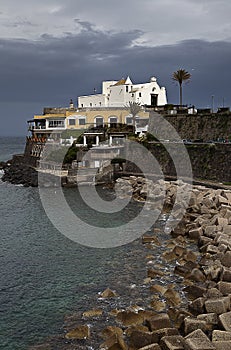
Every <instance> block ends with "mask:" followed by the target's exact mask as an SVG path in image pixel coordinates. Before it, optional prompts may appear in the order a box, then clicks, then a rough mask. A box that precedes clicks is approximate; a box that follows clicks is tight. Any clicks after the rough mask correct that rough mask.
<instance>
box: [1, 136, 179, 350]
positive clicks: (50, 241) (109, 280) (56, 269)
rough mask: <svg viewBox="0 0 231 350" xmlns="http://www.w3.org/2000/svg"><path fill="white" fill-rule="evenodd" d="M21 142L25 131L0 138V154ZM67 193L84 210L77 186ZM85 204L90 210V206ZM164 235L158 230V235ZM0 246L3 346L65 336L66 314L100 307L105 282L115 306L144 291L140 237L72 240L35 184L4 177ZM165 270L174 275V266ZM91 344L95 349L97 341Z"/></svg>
mask: <svg viewBox="0 0 231 350" xmlns="http://www.w3.org/2000/svg"><path fill="white" fill-rule="evenodd" d="M24 146H25V138H24V137H0V161H7V160H9V159H11V157H12V155H13V154H21V153H23V151H24ZM0 177H1V175H0ZM99 191H101V192H102V193H101V195H102V197H105V198H106V200H110V198H113V196H114V192H113V190H112V189H108V188H102V189H99ZM64 192H65V197H66V198H67V201H68V202H69V203H71V205H72V206H73V211H74V212H75V213H78V211H79V209H81V210H82V207H81V208H80V207H79V206H80V205H82V204H81V201H80V198H79V193H78V192H77V191H76V190H75V189H73V188H67V189H64ZM139 206H140V204H137V203H133V204H132V205H130V206H128V209H126V210H125V211H123V214H122V215H121V216H117V219H116V220H118V221H120V220H124V217H126V218H127V220H129V218H130V217H131V218H132V217H134V216H135V215H136V213H137V210H138V211H139V210H140V208H139ZM85 211H86V213H85V214H86V215H88V216H89V217H91V216H92V212H91V210H89V211H88V209H87V208H86V209H85ZM100 220H101V221H102V222H101V225H102V227H103V226H105V225H107V222H106V220H108V219H107V216H105V223H104V222H103V221H104V216H103V215H101V218H100ZM164 221H165V219H164V218H163V217H162V218H161V220H159V222H158V223H156V225H157V226H158V227H159V228H160V229H161V227H162V225H163V224H164ZM104 224H105V225H104ZM118 224H119V222H118ZM150 232H152V233H153V227H152V228H151V229H150ZM87 234H88V232H87V231H86V235H87ZM168 238H169V237H167V236H166V234H165V233H164V232H163V233H162V237H161V239H162V240H163V242H164V241H167V239H168ZM0 247H1V249H0V268H1V273H0V349H4V350H26V349H29V348H30V347H31V346H32V345H36V344H40V343H44V342H46V341H47V339H50V337H55V336H60V335H61V336H62V335H64V331H65V330H64V320H65V319H66V318H67V317H68V315H70V316H71V315H72V314H74V313H76V312H83V311H86V310H89V309H92V308H95V307H99V305H98V304H97V303H99V301H98V295H99V293H100V292H102V291H103V290H105V289H106V288H107V287H109V288H110V289H112V290H116V292H117V293H118V294H119V296H120V297H119V299H118V300H119V301H118V302H119V305H114V306H115V307H128V306H129V305H130V303H131V295H133V297H132V302H133V303H137V304H139V302H141V300H145V298H147V295H148V290H149V287H148V285H145V284H144V282H143V281H144V279H145V277H146V276H147V273H146V269H147V267H146V263H145V257H146V255H147V254H148V252H147V250H146V248H144V246H143V245H142V244H141V239H139V238H138V239H135V240H134V241H132V242H130V243H128V244H125V245H122V246H119V247H115V248H104V249H100V248H91V247H87V246H84V245H81V244H79V243H76V242H74V241H72V240H70V239H68V238H67V237H66V236H65V235H63V234H62V233H60V232H59V231H58V230H57V229H56V228H55V227H54V226H53V224H52V223H51V222H50V220H49V218H48V217H47V215H46V212H45V210H44V208H43V205H42V203H41V200H40V195H39V190H38V188H32V187H23V186H21V185H12V184H10V183H6V182H3V181H2V180H1V178H0ZM163 249H164V245H163V246H161V247H158V248H157V250H156V251H155V250H153V251H152V254H154V256H155V263H156V264H158V262H160V252H161V250H163ZM149 254H150V252H149ZM167 268H168V269H169V268H170V267H169V266H168V267H167ZM168 276H172V278H173V280H172V281H171V282H174V278H175V277H173V273H172V275H171V274H170V275H169V273H168ZM101 307H104V306H103V305H101ZM107 307H108V305H107ZM90 348H91V349H96V347H95V348H94V344H93V345H92V347H90Z"/></svg>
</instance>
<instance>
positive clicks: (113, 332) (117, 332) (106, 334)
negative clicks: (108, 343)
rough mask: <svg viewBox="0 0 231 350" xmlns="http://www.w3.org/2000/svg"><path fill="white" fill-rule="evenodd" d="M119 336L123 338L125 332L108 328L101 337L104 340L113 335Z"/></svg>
mask: <svg viewBox="0 0 231 350" xmlns="http://www.w3.org/2000/svg"><path fill="white" fill-rule="evenodd" d="M115 334H116V335H117V336H119V337H122V336H123V330H122V329H121V328H119V327H116V326H108V327H106V328H104V329H103V330H102V332H101V336H102V338H103V339H107V338H110V337H111V336H112V335H115Z"/></svg>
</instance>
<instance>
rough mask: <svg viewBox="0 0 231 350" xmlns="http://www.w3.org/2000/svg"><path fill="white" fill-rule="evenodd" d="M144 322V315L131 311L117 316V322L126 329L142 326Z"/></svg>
mask: <svg viewBox="0 0 231 350" xmlns="http://www.w3.org/2000/svg"><path fill="white" fill-rule="evenodd" d="M143 320H144V317H143V315H142V313H140V312H134V311H129V310H125V311H119V312H118V314H117V316H116V321H117V322H119V323H121V324H122V325H123V326H125V327H128V326H135V325H138V324H142V323H143Z"/></svg>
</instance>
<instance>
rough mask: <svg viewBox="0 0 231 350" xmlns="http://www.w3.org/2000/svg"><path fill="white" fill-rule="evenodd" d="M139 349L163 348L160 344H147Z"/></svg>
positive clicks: (156, 349) (157, 349)
mask: <svg viewBox="0 0 231 350" xmlns="http://www.w3.org/2000/svg"><path fill="white" fill-rule="evenodd" d="M138 350H161V348H160V346H159V344H156V343H155V344H150V345H147V346H144V347H143V348H139V349H138Z"/></svg>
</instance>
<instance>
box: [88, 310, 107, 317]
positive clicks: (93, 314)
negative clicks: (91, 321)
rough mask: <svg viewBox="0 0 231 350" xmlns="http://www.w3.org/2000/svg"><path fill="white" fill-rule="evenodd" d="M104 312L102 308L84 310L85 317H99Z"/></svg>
mask: <svg viewBox="0 0 231 350" xmlns="http://www.w3.org/2000/svg"><path fill="white" fill-rule="evenodd" d="M102 314H103V310H101V309H93V310H88V311H84V312H83V317H85V318H91V317H99V316H101V315H102Z"/></svg>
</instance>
